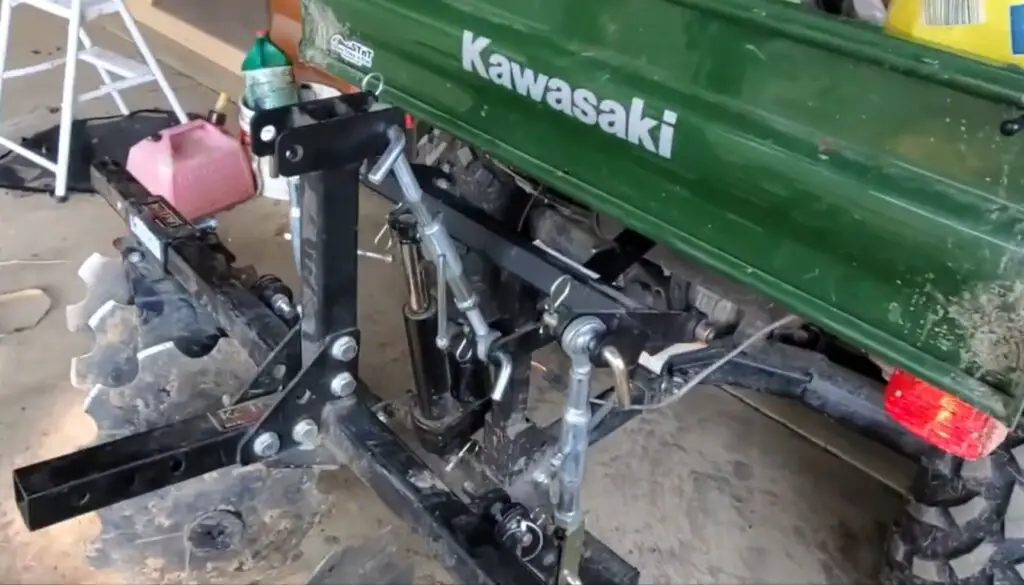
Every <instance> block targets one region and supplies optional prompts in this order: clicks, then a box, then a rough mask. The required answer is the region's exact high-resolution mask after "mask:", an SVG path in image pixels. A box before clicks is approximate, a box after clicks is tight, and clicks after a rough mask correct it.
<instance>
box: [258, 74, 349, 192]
mask: <svg viewBox="0 0 1024 585" xmlns="http://www.w3.org/2000/svg"><path fill="white" fill-rule="evenodd" d="M339 95H341V92H340V91H338V90H336V89H334V88H333V87H331V86H329V85H324V84H322V83H303V84H300V85H299V99H301V100H303V101H311V100H318V99H323V98H328V97H335V96H339ZM253 113H254V112H253V111H252V110H250V109H249V108H247V107H246V106H245V104H244V103H243V100H242V99H241V98H239V100H238V126H239V131H238V137H239V140H241V141H242V145H243V146H245V149H246V150H247V151H249V156H250V158H251V159H252V172H253V175H255V177H256V193H257V194H259V195H262V196H263V197H267V198H269V199H276V200H278V201H288V177H280V176H278V177H271V176H270V159H269V158H268V157H257V156H253V154H252V150H251V142H250V139H249V124H250V123H251V122H252V115H253Z"/></svg>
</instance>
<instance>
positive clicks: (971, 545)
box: [882, 429, 1024, 585]
mask: <svg viewBox="0 0 1024 585" xmlns="http://www.w3.org/2000/svg"><path fill="white" fill-rule="evenodd" d="M1022 470H1024V432H1022V430H1021V429H1016V430H1015V431H1014V432H1013V433H1011V435H1010V436H1009V437H1008V438H1007V439H1006V441H1004V443H1003V445H1001V446H1000V447H999V449H997V450H996V451H995V452H994V453H993V454H992V455H990V456H989V457H985V458H983V459H979V460H977V461H964V460H963V459H959V458H957V457H953V456H951V455H945V456H940V457H936V458H934V459H930V460H928V461H925V462H924V463H923V464H922V465H921V466H920V468H919V470H918V472H917V475H916V477H915V479H914V483H913V485H912V488H911V499H910V501H909V503H908V506H907V510H906V513H905V515H904V517H903V518H902V519H901V520H900V521H898V522H897V523H896V525H895V526H894V528H893V531H892V533H891V535H890V539H889V542H888V547H887V554H886V557H887V567H886V573H885V575H884V576H883V579H882V581H883V583H886V584H888V585H1024V471H1022Z"/></svg>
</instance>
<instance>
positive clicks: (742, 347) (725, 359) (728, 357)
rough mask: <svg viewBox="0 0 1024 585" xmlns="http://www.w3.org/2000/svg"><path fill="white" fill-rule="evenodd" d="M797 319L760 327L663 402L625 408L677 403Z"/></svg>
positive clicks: (788, 318)
mask: <svg viewBox="0 0 1024 585" xmlns="http://www.w3.org/2000/svg"><path fill="white" fill-rule="evenodd" d="M797 319H798V318H797V316H796V315H787V316H786V317H783V318H781V319H778V320H777V321H775V322H773V323H771V324H770V325H768V326H766V327H764V328H762V329H760V330H759V331H757V332H756V333H754V334H753V335H751V336H750V337H748V338H746V339H744V340H743V342H741V343H740V344H739V345H737V346H736V347H735V348H733V350H732V351H730V352H729V353H727V354H725V355H724V356H722V357H721V358H719V359H718V360H717V361H716V362H715V363H713V364H711V365H710V366H708V367H706V368H704V369H703V370H701V371H699V372H697V374H695V375H694V376H693V377H692V378H690V379H689V380H687V381H686V383H685V384H683V386H682V387H681V388H680V389H679V390H677V391H675V392H673V393H672V395H671V396H669V397H668V398H666V399H664V400H662V401H661V402H659V403H657V404H634V405H632V406H628V407H625V408H624V409H623V410H641V411H643V410H657V409H660V408H665V407H666V406H669V405H671V404H673V403H675V402H676V401H677V400H679V399H680V398H682V397H683V396H685V395H686V394H688V393H689V392H690V390H693V389H694V388H695V387H696V386H697V385H698V384H700V383H701V382H703V381H704V380H705V379H706V378H707V377H708V376H710V375H711V374H713V373H715V371H716V370H718V369H719V368H721V367H722V366H724V365H725V364H727V363H729V362H730V361H732V360H733V359H735V358H736V356H738V355H740V354H741V353H743V352H744V351H746V350H747V349H748V348H749V347H750V346H752V345H754V344H755V343H757V342H758V341H762V340H764V339H765V338H767V337H768V336H769V335H771V334H772V332H774V331H775V330H776V329H778V328H780V327H784V326H786V325H788V324H790V323H792V322H793V321H796V320H797ZM591 402H595V403H601V404H604V406H608V405H610V404H611V403H612V401H610V400H609V401H604V400H596V399H592V400H591ZM602 410H603V408H602Z"/></svg>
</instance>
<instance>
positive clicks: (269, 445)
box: [252, 431, 281, 457]
mask: <svg viewBox="0 0 1024 585" xmlns="http://www.w3.org/2000/svg"><path fill="white" fill-rule="evenodd" d="M280 448H281V439H280V437H278V436H277V433H272V432H270V431H267V432H265V433H260V434H259V435H258V436H257V437H256V439H254V440H253V442H252V451H253V453H255V454H256V456H257V457H273V456H274V455H277V451H278V450H279V449H280Z"/></svg>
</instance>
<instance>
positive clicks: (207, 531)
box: [69, 262, 326, 583]
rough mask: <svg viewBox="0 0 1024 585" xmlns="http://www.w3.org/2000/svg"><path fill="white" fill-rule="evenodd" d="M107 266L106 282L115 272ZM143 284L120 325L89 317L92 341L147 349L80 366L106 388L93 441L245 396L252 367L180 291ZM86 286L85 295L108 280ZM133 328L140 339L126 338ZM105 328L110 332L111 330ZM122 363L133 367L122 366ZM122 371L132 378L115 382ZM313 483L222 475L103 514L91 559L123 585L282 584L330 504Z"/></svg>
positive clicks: (96, 406)
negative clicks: (130, 360)
mask: <svg viewBox="0 0 1024 585" xmlns="http://www.w3.org/2000/svg"><path fill="white" fill-rule="evenodd" d="M107 264H108V266H107V269H106V270H107V273H108V275H112V274H115V271H113V270H110V268H109V264H110V263H109V262H108V263H107ZM143 280H144V282H143V283H142V284H144V285H145V289H146V292H145V294H140V291H141V290H142V289H141V288H140V286H139V282H138V279H136V281H135V286H133V288H134V291H135V293H134V294H133V295H131V297H132V298H133V299H134V301H135V302H134V303H133V304H132V305H131V306H128V305H120V308H119V309H118V311H119V312H120V313H121V314H123V315H125V316H126V318H125V319H121V320H118V322H117V324H116V325H111V324H110V323H109V320H107V321H101V320H95V319H92V320H90V325H92V326H96V327H98V328H99V329H100V331H94V333H96V340H97V343H99V342H101V340H102V342H103V343H107V344H110V343H114V344H116V343H121V344H123V345H126V346H128V347H129V348H132V347H133V346H138V347H139V348H140V349H141V350H140V351H138V352H137V353H134V349H132V350H131V351H128V352H127V353H126V352H124V351H108V352H97V351H96V350H95V349H94V351H93V352H91V354H90V355H91V356H93V357H94V358H95V359H91V360H89V361H88V362H87V363H86V362H83V364H85V365H84V367H85V368H86V369H88V370H89V371H88V372H86V374H87V375H82V376H80V377H81V378H83V379H85V378H88V379H92V380H103V381H107V382H99V383H95V384H93V385H92V386H90V388H89V391H88V395H87V397H86V399H85V404H84V408H85V411H86V413H87V414H88V415H89V416H90V417H91V418H92V419H93V421H94V422H95V423H96V427H97V433H98V434H97V439H96V442H106V441H110V440H114V439H117V438H121V437H124V436H127V435H131V434H133V433H138V432H141V431H144V430H149V429H152V428H155V427H158V426H162V425H166V424H170V423H173V422H177V421H179V420H182V419H185V418H188V417H191V416H197V415H201V414H203V413H205V412H208V411H210V410H214V409H218V408H222V407H223V406H224V401H225V396H231V395H233V394H236V393H237V392H239V391H240V390H241V389H242V387H243V385H244V384H245V383H247V382H248V380H249V379H250V378H251V376H252V375H254V374H255V371H256V366H255V364H253V363H252V361H251V360H250V359H249V357H248V355H247V354H246V353H245V352H244V351H243V350H242V348H241V347H240V346H239V345H238V344H237V343H236V342H235V341H234V340H231V339H230V338H226V337H223V336H222V334H219V333H218V331H216V330H215V329H212V327H214V328H215V327H216V321H214V320H213V318H212V316H210V315H209V314H208V313H207V312H206V311H205V310H204V309H202V308H200V307H198V306H197V305H196V304H195V303H194V302H192V300H191V299H190V298H189V297H188V296H187V295H186V294H185V293H184V291H183V290H181V289H180V286H178V285H177V283H175V282H173V281H170V279H166V278H164V279H159V278H158V279H156V280H154V279H153V278H145V279H143ZM86 282H87V285H88V286H90V288H92V287H94V286H97V285H99V284H101V283H98V282H90V281H89V280H87V281H86ZM100 296H102V295H97V294H95V293H90V294H89V295H87V300H89V303H87V304H92V305H93V306H99V304H100V302H102V298H97V297H100ZM132 311H137V313H138V314H142V315H144V318H140V317H138V316H135V317H132V315H135V313H132ZM74 312H75V311H72V313H74ZM78 313H81V311H78ZM76 316H77V317H79V318H80V317H81V315H76ZM128 317H131V318H128ZM69 320H70V313H69ZM126 324H132V325H131V326H130V327H131V328H133V329H134V331H133V332H126V331H124V330H123V329H124V326H126ZM69 326H70V323H69ZM110 327H115V329H114V330H110V331H105V329H109V328H110ZM126 355H127V356H128V357H129V358H133V359H134V362H135V364H134V367H132V368H127V369H126V368H125V367H124V366H125V365H124V363H122V362H123V361H124V358H125V356H126ZM126 371H128V372H130V374H131V375H130V376H127V377H125V376H113V375H111V374H112V373H113V372H120V373H124V372H126ZM74 377H75V376H74V375H73V378H74ZM110 380H117V381H116V382H110ZM184 464H185V461H184V460H181V461H177V462H173V463H171V465H172V466H174V465H179V466H180V465H184ZM171 471H172V473H173V471H174V468H173V467H172V469H171ZM315 482H316V471H315V470H311V469H283V468H276V469H275V468H267V467H264V466H262V465H251V466H247V467H237V466H233V467H227V468H224V469H221V470H218V471H216V472H214V473H209V474H206V475H204V476H201V477H198V478H196V479H192V480H189V481H185V482H182V483H179V484H176V485H173V486H169V487H166V488H164V489H161V490H159V491H156V492H151V493H148V494H145V495H142V496H139V497H137V498H133V499H130V500H127V501H125V502H121V503H120V504H117V505H114V506H111V507H108V508H104V509H101V510H99V511H98V512H97V516H98V517H99V520H100V524H101V528H100V532H99V534H98V535H97V536H96V538H95V539H94V540H93V541H92V542H91V543H90V544H89V545H88V547H87V550H86V556H87V558H88V560H89V562H90V564H92V565H93V566H95V567H96V568H99V569H104V570H112V571H114V572H116V573H119V574H120V576H121V577H122V578H123V582H125V583H141V582H146V583H153V582H156V583H163V582H186V583H220V582H240V583H254V582H282V579H283V578H284V577H286V576H287V575H284V574H282V573H283V571H282V569H284V568H285V567H286V566H287V565H288V564H290V563H291V562H292V561H294V560H296V559H297V558H298V557H299V556H300V554H301V553H300V544H301V543H302V541H303V540H304V538H305V536H306V535H307V534H308V533H309V531H310V530H312V528H313V526H314V525H315V524H316V521H317V520H318V517H319V514H320V513H321V510H322V509H323V508H324V506H325V504H326V497H324V496H321V495H320V494H319V492H318V491H317V489H316V486H315Z"/></svg>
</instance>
